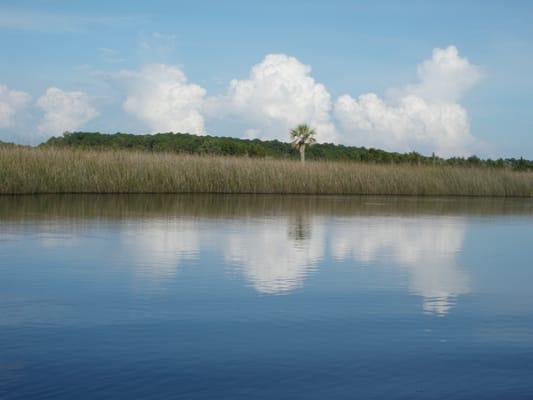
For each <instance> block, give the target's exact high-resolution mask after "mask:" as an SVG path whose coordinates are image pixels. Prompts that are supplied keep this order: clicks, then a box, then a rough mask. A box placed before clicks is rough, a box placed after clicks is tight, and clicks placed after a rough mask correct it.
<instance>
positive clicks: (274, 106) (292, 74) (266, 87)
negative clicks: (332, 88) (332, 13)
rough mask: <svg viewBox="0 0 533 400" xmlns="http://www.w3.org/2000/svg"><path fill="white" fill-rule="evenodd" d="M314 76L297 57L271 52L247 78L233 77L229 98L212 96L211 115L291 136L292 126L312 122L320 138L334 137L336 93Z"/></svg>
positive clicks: (268, 134) (260, 132)
mask: <svg viewBox="0 0 533 400" xmlns="http://www.w3.org/2000/svg"><path fill="white" fill-rule="evenodd" d="M310 74H311V67H310V66H308V65H305V64H302V63H301V62H300V61H298V60H297V59H296V58H294V57H289V56H287V55H285V54H268V55H267V56H266V57H265V58H264V59H263V60H262V61H261V62H260V63H259V64H256V65H254V66H253V67H252V69H251V71H250V75H249V76H248V78H247V79H242V80H238V79H234V80H232V81H231V82H230V84H229V89H228V93H227V94H226V95H225V96H220V97H217V98H212V99H210V103H209V106H208V113H209V114H210V116H211V117H214V118H228V117H230V118H233V120H239V121H240V123H241V125H243V126H244V128H245V134H246V135H247V136H252V137H260V138H269V139H273V138H275V139H281V140H287V138H288V131H289V129H290V128H292V127H294V126H295V125H297V124H300V123H308V124H310V125H311V126H312V127H313V128H315V129H316V130H317V132H318V136H317V139H318V140H319V141H332V140H334V139H335V138H336V132H335V127H334V125H333V124H332V122H331V110H332V101H331V96H330V94H329V92H328V90H327V89H326V87H325V86H324V85H322V84H320V83H317V82H316V81H315V80H314V78H313V77H312V76H311V75H310Z"/></svg>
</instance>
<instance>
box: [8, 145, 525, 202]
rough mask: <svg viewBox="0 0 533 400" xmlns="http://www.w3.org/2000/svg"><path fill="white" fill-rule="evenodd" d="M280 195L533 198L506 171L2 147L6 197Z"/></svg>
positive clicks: (519, 175) (521, 179)
mask: <svg viewBox="0 0 533 400" xmlns="http://www.w3.org/2000/svg"><path fill="white" fill-rule="evenodd" d="M36 193H272V194H274V193H278V194H289V193H290V194H370V195H423V196H442V195H452V196H455V195H459V196H516V197H531V196H533V173H532V172H515V171H511V170H506V169H491V168H464V167H451V166H430V165H421V166H418V165H404V164H401V165H398V164H390V165H384V164H367V163H355V162H327V161H309V162H307V163H306V164H302V163H300V162H298V161H291V160H270V159H257V158H254V159H251V158H233V157H216V156H192V155H176V154H168V153H146V152H130V151H124V150H120V151H93V150H73V149H65V148H61V149H60V148H22V147H15V148H9V147H4V148H1V147H0V194H36Z"/></svg>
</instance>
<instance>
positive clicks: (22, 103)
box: [0, 84, 31, 128]
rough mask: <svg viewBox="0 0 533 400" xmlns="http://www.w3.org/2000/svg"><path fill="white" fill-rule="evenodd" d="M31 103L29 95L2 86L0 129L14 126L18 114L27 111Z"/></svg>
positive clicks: (0, 92) (0, 95)
mask: <svg viewBox="0 0 533 400" xmlns="http://www.w3.org/2000/svg"><path fill="white" fill-rule="evenodd" d="M30 101H31V96H30V95H29V94H27V93H25V92H20V91H17V90H12V89H10V88H8V87H7V86H6V85H1V84H0V128H5V127H10V126H12V125H13V124H14V123H15V117H16V116H17V114H18V113H19V112H20V111H22V110H23V109H25V108H26V107H27V106H28V105H29V103H30Z"/></svg>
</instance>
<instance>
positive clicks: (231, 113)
mask: <svg viewBox="0 0 533 400" xmlns="http://www.w3.org/2000/svg"><path fill="white" fill-rule="evenodd" d="M480 77H481V73H480V70H479V68H478V67H477V66H475V65H473V64H471V63H470V62H469V61H468V60H467V59H466V58H464V57H462V56H460V55H459V52H458V50H457V48H456V47H454V46H449V47H448V48H445V49H439V48H436V49H434V50H433V54H432V56H431V58H430V59H428V60H425V61H423V62H422V63H421V64H419V65H418V68H417V80H416V82H414V83H411V84H406V85H405V86H403V87H400V88H391V89H389V90H388V91H387V92H386V93H385V95H383V96H380V95H378V94H376V93H365V94H360V95H356V96H354V95H351V94H343V95H341V96H340V97H338V98H337V99H335V100H334V99H332V96H331V94H330V92H329V91H328V89H327V88H326V86H325V85H324V84H322V83H320V82H317V81H316V80H315V78H313V76H312V70H311V67H310V66H309V65H306V64H304V63H302V62H300V61H299V60H297V59H296V58H294V57H290V56H288V55H285V54H268V55H267V56H265V58H264V59H263V60H261V61H260V62H259V63H258V64H256V65H254V66H252V68H251V69H250V72H249V74H248V76H246V77H243V78H237V79H233V80H231V81H230V82H229V84H228V87H227V89H226V90H225V93H224V94H222V95H212V96H208V95H207V91H206V89H204V88H203V87H202V86H200V85H198V84H195V83H191V82H189V80H188V79H187V76H186V75H185V73H184V71H183V70H182V68H181V67H179V66H174V65H167V64H148V65H145V66H143V67H141V68H140V69H138V70H123V71H121V72H119V73H118V74H115V75H113V78H114V80H115V81H116V82H119V85H118V86H119V87H120V88H121V89H120V90H121V92H120V93H121V94H122V96H123V100H122V107H123V110H124V111H125V113H126V114H127V115H129V116H132V117H134V118H136V119H137V120H139V121H140V123H141V124H142V126H143V127H144V129H147V130H149V131H150V132H170V131H173V132H189V133H193V134H205V133H206V131H207V128H206V126H207V127H209V130H210V132H211V133H213V134H226V135H231V136H241V137H249V138H250V137H252V138H255V137H257V138H262V139H280V140H286V139H287V137H288V130H289V129H290V128H291V127H293V126H294V125H296V124H299V123H304V122H305V123H308V124H310V125H311V126H312V127H314V128H315V129H316V130H317V132H318V137H317V139H318V141H319V142H325V141H327V142H338V143H344V144H350V145H357V146H367V147H380V148H385V149H388V150H397V151H411V150H416V151H422V152H425V153H428V152H432V151H434V152H436V153H437V154H439V155H443V156H449V155H465V154H468V153H469V152H470V151H469V150H470V149H471V147H472V145H473V144H475V142H476V140H475V138H474V137H473V136H472V134H471V133H470V124H469V120H468V113H467V111H466V109H465V108H464V107H463V106H461V104H460V103H459V101H460V100H461V99H462V98H463V96H464V95H465V93H466V92H467V91H468V90H469V89H471V88H472V87H473V86H474V85H475V84H476V83H477V82H478V81H479V79H480ZM30 102H31V98H30V97H29V95H27V94H25V93H22V92H16V91H13V90H11V89H8V88H7V87H6V86H2V85H0V128H2V127H5V126H9V125H12V124H13V123H14V122H13V121H15V120H16V116H17V114H18V113H20V111H21V110H22V109H24V108H25V107H27V106H28V103H30ZM37 106H38V107H39V108H41V109H42V111H43V112H44V115H43V117H42V120H41V122H40V123H39V125H38V131H39V132H41V133H42V134H44V135H52V134H57V133H60V132H62V131H65V130H73V129H78V128H82V127H83V126H84V124H85V123H86V122H88V121H90V120H91V119H93V118H94V117H96V116H97V115H98V111H97V110H96V109H95V108H94V107H93V106H92V105H91V104H90V103H89V100H88V97H87V96H86V95H85V94H84V93H82V92H64V91H61V90H60V89H57V88H49V89H48V90H47V92H46V94H45V95H44V96H43V97H41V98H40V99H39V100H38V102H37ZM102 129H103V130H104V131H105V127H103V128H102Z"/></svg>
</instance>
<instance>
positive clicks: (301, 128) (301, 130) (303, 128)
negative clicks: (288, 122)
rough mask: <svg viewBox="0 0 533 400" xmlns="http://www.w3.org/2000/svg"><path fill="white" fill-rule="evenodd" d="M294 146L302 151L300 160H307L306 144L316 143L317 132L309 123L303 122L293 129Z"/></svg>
mask: <svg viewBox="0 0 533 400" xmlns="http://www.w3.org/2000/svg"><path fill="white" fill-rule="evenodd" d="M290 134H291V139H292V142H291V144H292V147H294V148H295V149H296V150H298V151H299V152H300V161H301V162H305V146H311V145H312V144H314V143H316V140H315V138H314V136H315V134H316V132H315V130H314V129H311V127H310V126H309V125H306V124H301V125H298V126H297V127H296V128H294V129H291V132H290Z"/></svg>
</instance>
